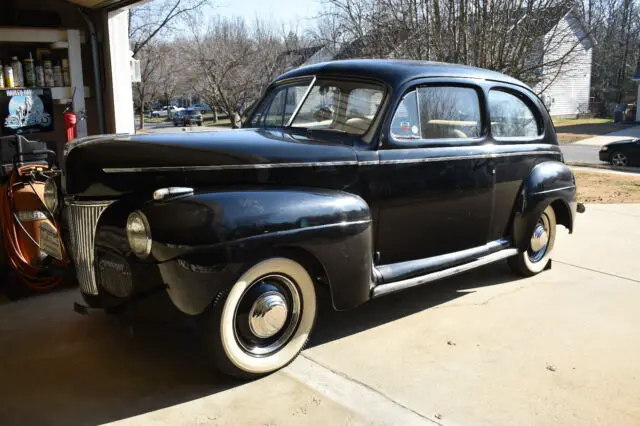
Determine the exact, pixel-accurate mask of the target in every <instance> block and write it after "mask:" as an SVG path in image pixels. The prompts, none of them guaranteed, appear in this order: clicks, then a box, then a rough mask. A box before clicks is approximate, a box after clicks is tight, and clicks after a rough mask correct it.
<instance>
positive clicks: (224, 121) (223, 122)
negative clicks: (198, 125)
mask: <svg viewBox="0 0 640 426" xmlns="http://www.w3.org/2000/svg"><path fill="white" fill-rule="evenodd" d="M202 125H203V126H210V127H231V120H229V119H228V118H220V119H218V122H217V123H216V122H214V121H213V118H207V117H205V119H204V121H203V122H202Z"/></svg>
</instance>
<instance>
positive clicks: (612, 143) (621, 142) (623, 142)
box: [603, 139, 637, 146]
mask: <svg viewBox="0 0 640 426" xmlns="http://www.w3.org/2000/svg"><path fill="white" fill-rule="evenodd" d="M636 141H637V139H623V140H621V141H614V142H609V143H607V144H604V145H603V146H614V145H630V144H633V143H635V142H636Z"/></svg>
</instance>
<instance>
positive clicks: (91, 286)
mask: <svg viewBox="0 0 640 426" xmlns="http://www.w3.org/2000/svg"><path fill="white" fill-rule="evenodd" d="M111 203H113V201H67V207H68V210H69V214H68V221H69V223H68V225H69V229H70V231H71V232H70V233H71V256H72V258H73V261H74V264H75V266H76V275H77V277H78V283H79V284H80V291H81V292H83V293H85V294H88V295H98V284H97V281H96V273H95V253H94V252H95V247H94V244H95V236H96V229H97V227H98V220H99V219H100V216H101V215H102V213H103V212H104V211H105V210H106V209H107V207H109V205H111Z"/></svg>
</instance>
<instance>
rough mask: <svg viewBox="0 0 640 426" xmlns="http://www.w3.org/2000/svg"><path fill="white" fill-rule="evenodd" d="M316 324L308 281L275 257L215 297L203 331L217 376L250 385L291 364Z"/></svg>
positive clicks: (297, 266)
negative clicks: (247, 381) (245, 380)
mask: <svg viewBox="0 0 640 426" xmlns="http://www.w3.org/2000/svg"><path fill="white" fill-rule="evenodd" d="M315 318H316V291H315V286H314V283H313V280H312V279H311V276H310V275H309V273H308V272H307V270H306V269H305V268H304V267H303V266H302V265H300V264H299V263H298V262H296V261H294V260H292V259H288V258H283V257H278V258H270V259H266V260H263V261H261V262H259V263H257V264H256V265H254V266H253V267H251V268H250V269H249V270H248V271H247V272H245V273H244V274H243V275H242V276H241V277H240V278H239V279H238V281H236V283H235V284H234V285H233V286H232V287H231V289H230V290H229V292H228V293H227V294H226V296H222V297H218V299H217V300H216V301H215V302H214V303H213V305H212V306H211V307H210V308H209V310H208V311H207V312H206V313H205V317H204V325H203V330H202V331H203V332H204V338H205V343H206V345H207V346H208V348H209V349H210V350H211V352H212V357H213V360H214V362H215V364H216V366H217V367H218V369H219V370H220V371H222V372H223V373H226V374H229V375H232V376H236V377H239V378H242V379H253V378H257V377H260V376H263V375H265V374H268V373H271V372H273V371H276V370H278V369H280V368H282V367H284V366H286V365H287V364H289V363H290V362H292V361H293V360H294V359H295V358H296V356H297V355H298V354H299V353H300V351H301V350H302V349H303V348H304V346H305V345H306V343H307V340H308V339H309V335H310V333H311V329H312V328H313V324H314V322H315Z"/></svg>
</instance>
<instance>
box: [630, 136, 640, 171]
mask: <svg viewBox="0 0 640 426" xmlns="http://www.w3.org/2000/svg"><path fill="white" fill-rule="evenodd" d="M629 163H630V164H632V165H635V166H637V165H640V139H638V140H637V141H635V143H634V144H633V145H631V146H630V147H629Z"/></svg>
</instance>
